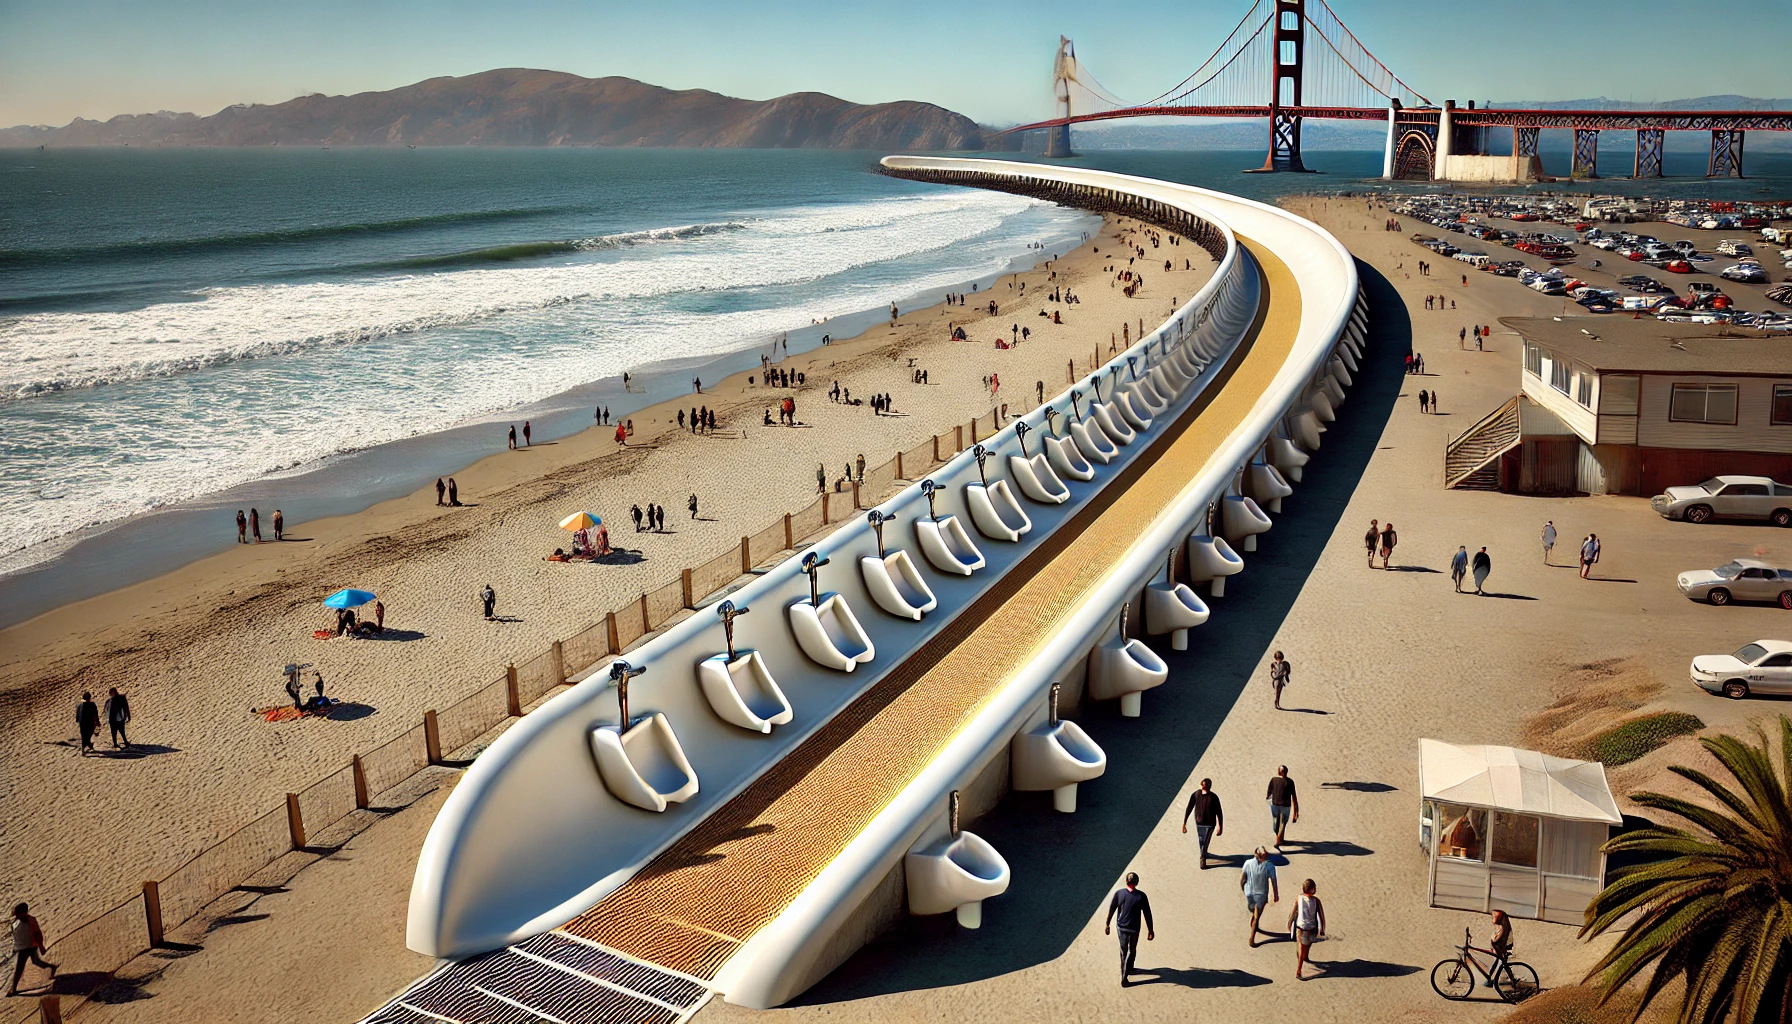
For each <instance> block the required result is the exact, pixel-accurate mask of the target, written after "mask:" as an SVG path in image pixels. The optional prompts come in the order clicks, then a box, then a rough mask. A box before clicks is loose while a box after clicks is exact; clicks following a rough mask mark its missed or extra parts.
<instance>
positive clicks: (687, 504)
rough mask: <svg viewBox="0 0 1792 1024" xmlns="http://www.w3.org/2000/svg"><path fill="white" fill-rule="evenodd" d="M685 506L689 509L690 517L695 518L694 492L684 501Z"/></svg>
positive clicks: (695, 497) (695, 498) (695, 501)
mask: <svg viewBox="0 0 1792 1024" xmlns="http://www.w3.org/2000/svg"><path fill="white" fill-rule="evenodd" d="M685 507H686V508H689V509H690V510H691V518H692V519H695V518H697V496H696V495H695V494H693V495H691V500H689V501H687V502H685Z"/></svg>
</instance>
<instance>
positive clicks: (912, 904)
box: [902, 832, 1010, 928]
mask: <svg viewBox="0 0 1792 1024" xmlns="http://www.w3.org/2000/svg"><path fill="white" fill-rule="evenodd" d="M902 869H903V874H904V875H905V876H906V879H907V881H908V912H909V913H911V914H918V915H923V916H925V915H928V914H944V913H945V912H946V911H948V910H952V911H957V914H958V923H959V924H961V925H963V926H964V927H966V928H979V927H982V925H983V901H984V900H986V899H989V898H990V897H992V896H1000V895H1001V894H1003V893H1005V892H1007V891H1008V881H1009V878H1010V875H1009V871H1008V862H1007V861H1005V860H1003V859H1002V855H1001V854H1000V853H997V852H996V848H995V847H993V846H991V845H989V841H988V840H986V839H984V838H983V837H982V836H979V835H977V834H976V833H974V832H960V833H958V834H957V835H955V836H950V835H949V836H942V837H940V838H939V839H936V840H934V841H933V842H930V843H926V844H924V845H921V846H917V847H915V848H914V849H912V850H910V851H909V852H908V853H907V854H905V855H904V856H903V858H902Z"/></svg>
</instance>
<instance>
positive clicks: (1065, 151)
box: [1045, 124, 1076, 157]
mask: <svg viewBox="0 0 1792 1024" xmlns="http://www.w3.org/2000/svg"><path fill="white" fill-rule="evenodd" d="M1045 155H1046V156H1048V157H1065V156H1075V155H1076V154H1075V153H1074V152H1072V151H1071V149H1070V126H1069V125H1067V124H1061V125H1058V126H1057V127H1055V128H1047V129H1046V130H1045Z"/></svg>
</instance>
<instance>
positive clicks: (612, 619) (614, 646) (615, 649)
mask: <svg viewBox="0 0 1792 1024" xmlns="http://www.w3.org/2000/svg"><path fill="white" fill-rule="evenodd" d="M604 627H605V628H606V629H608V630H609V632H610V653H611V654H621V653H622V635H621V634H620V633H618V632H617V631H616V613H615V612H605V613H604Z"/></svg>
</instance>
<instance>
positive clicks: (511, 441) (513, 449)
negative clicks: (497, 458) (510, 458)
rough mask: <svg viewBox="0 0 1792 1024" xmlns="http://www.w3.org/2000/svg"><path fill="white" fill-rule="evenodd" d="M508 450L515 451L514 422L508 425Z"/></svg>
mask: <svg viewBox="0 0 1792 1024" xmlns="http://www.w3.org/2000/svg"><path fill="white" fill-rule="evenodd" d="M510 450H511V451H513V452H514V451H516V424H514V423H512V424H511V425H510Z"/></svg>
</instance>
